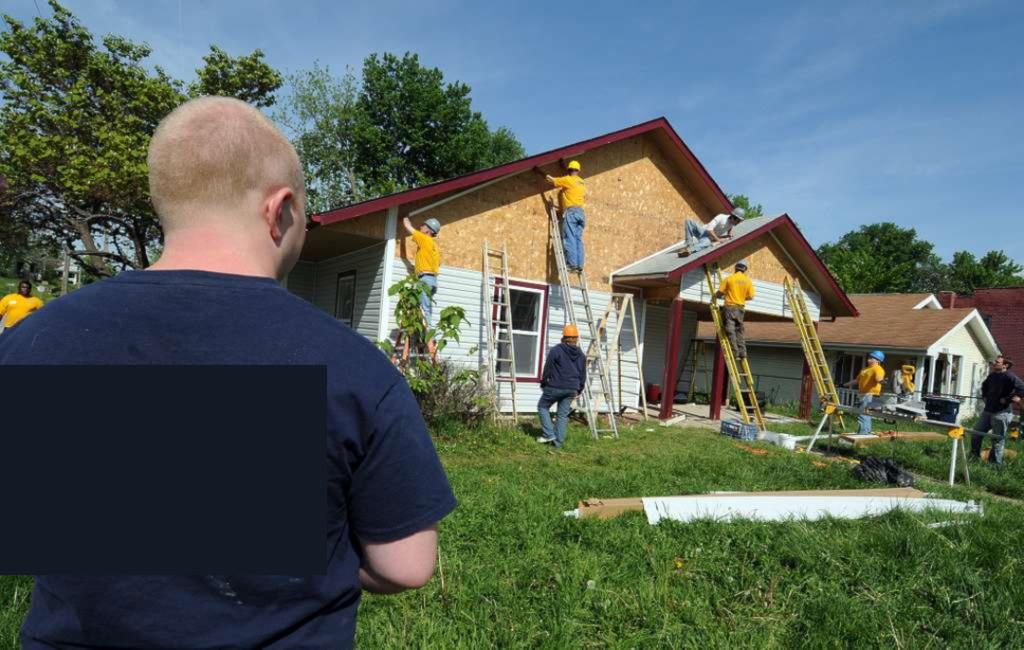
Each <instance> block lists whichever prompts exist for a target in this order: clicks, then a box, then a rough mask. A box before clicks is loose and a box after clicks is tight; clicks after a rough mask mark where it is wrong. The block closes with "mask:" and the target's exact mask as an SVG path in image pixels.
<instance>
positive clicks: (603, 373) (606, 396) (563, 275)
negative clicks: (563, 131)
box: [550, 206, 619, 438]
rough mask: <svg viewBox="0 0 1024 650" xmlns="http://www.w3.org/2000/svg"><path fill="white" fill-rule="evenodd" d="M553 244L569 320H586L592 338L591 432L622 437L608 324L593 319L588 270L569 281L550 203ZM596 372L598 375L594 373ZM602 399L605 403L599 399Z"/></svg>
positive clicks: (587, 388) (587, 385) (586, 396)
mask: <svg viewBox="0 0 1024 650" xmlns="http://www.w3.org/2000/svg"><path fill="white" fill-rule="evenodd" d="M550 221H551V248H552V250H553V251H554V253H555V265H556V266H557V267H558V281H559V283H560V284H561V286H562V302H564V303H565V320H566V323H572V324H573V325H576V327H577V328H578V327H579V326H580V325H581V324H583V323H585V324H586V326H587V333H588V334H589V335H590V342H589V344H588V347H587V380H586V381H585V382H584V384H583V408H584V409H585V410H586V413H587V424H588V425H589V427H590V435H591V436H592V437H594V438H598V437H599V436H600V434H601V433H610V434H611V435H612V436H613V437H615V438H618V437H619V427H618V424H617V423H616V421H615V412H616V408H615V402H614V397H613V395H612V382H611V377H610V376H609V374H608V367H607V364H606V363H605V349H604V346H603V345H602V337H603V336H605V333H606V332H605V328H604V327H599V323H598V322H597V321H596V320H595V319H594V310H593V309H592V308H591V305H590V289H589V288H588V287H587V274H586V272H585V271H583V270H582V269H580V270H579V271H574V272H573V273H574V274H575V275H576V277H577V278H578V279H579V284H578V285H577V286H573V285H572V283H571V282H570V272H569V267H568V266H567V265H566V263H565V249H564V248H563V247H562V233H561V229H560V228H559V227H558V210H557V209H556V208H555V207H554V206H551V209H550ZM573 289H576V291H578V292H579V294H580V301H579V304H581V305H582V306H583V318H581V319H577V318H576V304H577V300H576V298H575V295H574V293H575V292H574V291H573ZM595 375H596V377H595ZM595 380H598V381H600V390H599V391H598V390H596V388H597V386H594V385H593V384H594V382H595ZM601 401H603V402H604V403H603V405H602V404H601V403H600V402H601ZM602 406H603V408H604V409H605V410H606V411H607V414H608V428H606V429H602V428H600V427H599V426H598V421H599V415H598V414H599V413H600V412H601V409H602Z"/></svg>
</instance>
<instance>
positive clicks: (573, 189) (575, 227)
mask: <svg viewBox="0 0 1024 650" xmlns="http://www.w3.org/2000/svg"><path fill="white" fill-rule="evenodd" d="M567 168H568V170H569V173H568V174H566V175H565V176H559V177H557V178H556V177H554V176H551V175H550V174H546V175H545V176H544V178H546V179H547V181H548V182H549V183H551V184H552V185H554V186H555V187H557V188H559V189H560V191H559V198H560V201H561V204H562V246H563V248H564V249H565V265H566V266H567V267H569V270H570V271H574V272H577V273H578V272H580V271H582V270H583V228H584V226H585V225H586V217H585V215H584V214H583V195H584V194H585V193H586V187H585V186H584V184H583V179H582V178H580V163H579V162H578V161H576V160H570V161H569V164H568V165H567Z"/></svg>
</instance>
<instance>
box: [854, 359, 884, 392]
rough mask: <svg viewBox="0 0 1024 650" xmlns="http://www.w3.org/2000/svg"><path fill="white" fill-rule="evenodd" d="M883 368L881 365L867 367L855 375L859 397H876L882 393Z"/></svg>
mask: <svg viewBox="0 0 1024 650" xmlns="http://www.w3.org/2000/svg"><path fill="white" fill-rule="evenodd" d="M884 379H885V368H883V367H882V365H881V364H879V365H877V366H868V367H867V368H865V369H864V370H861V371H860V374H859V375H857V391H858V392H859V393H860V394H861V395H878V394H879V393H881V392H882V380H884Z"/></svg>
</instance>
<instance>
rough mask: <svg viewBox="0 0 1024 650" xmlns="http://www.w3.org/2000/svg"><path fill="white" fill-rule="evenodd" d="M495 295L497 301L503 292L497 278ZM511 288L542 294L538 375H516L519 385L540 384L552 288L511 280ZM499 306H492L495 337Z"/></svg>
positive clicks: (535, 283)
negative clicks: (500, 292)
mask: <svg viewBox="0 0 1024 650" xmlns="http://www.w3.org/2000/svg"><path fill="white" fill-rule="evenodd" d="M495 280H496V282H495V286H494V295H493V299H494V300H495V301H497V300H498V299H499V298H500V295H499V293H498V292H499V291H500V290H501V284H502V282H501V278H495ZM508 285H509V288H511V289H515V288H517V287H519V288H522V289H528V290H530V291H532V292H534V293H540V294H541V296H542V297H541V305H540V340H539V341H538V343H537V373H536V374H535V375H533V376H522V375H518V374H517V375H516V383H517V384H539V383H540V379H541V376H542V375H543V374H544V350H545V345H546V343H547V335H548V291H549V289H550V287H549V286H548V285H547V284H540V283H537V282H524V281H522V280H509V281H508ZM497 319H498V305H496V304H492V305H491V326H492V327H493V328H494V333H495V336H497V330H498V323H497Z"/></svg>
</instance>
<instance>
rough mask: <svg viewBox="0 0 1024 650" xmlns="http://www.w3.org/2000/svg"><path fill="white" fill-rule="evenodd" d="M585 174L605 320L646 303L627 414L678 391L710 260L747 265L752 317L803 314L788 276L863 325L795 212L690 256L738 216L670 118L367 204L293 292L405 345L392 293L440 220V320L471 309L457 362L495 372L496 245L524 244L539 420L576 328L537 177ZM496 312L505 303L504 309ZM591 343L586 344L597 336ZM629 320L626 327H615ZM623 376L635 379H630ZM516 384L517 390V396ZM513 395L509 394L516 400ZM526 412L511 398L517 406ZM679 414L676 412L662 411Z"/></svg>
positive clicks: (339, 222)
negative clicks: (486, 273) (649, 398)
mask: <svg viewBox="0 0 1024 650" xmlns="http://www.w3.org/2000/svg"><path fill="white" fill-rule="evenodd" d="M570 158H571V159H575V160H579V161H580V162H581V163H582V165H583V178H584V180H585V182H586V188H587V196H586V201H587V207H586V219H587V223H586V230H585V233H584V241H585V242H586V256H587V257H586V260H587V261H586V269H587V275H588V279H589V284H590V289H591V300H592V303H593V307H594V311H595V315H596V316H600V315H601V314H603V313H604V309H605V306H606V304H607V303H608V301H609V299H610V292H611V291H616V292H629V293H632V294H633V295H634V296H635V299H636V311H637V318H638V320H639V321H640V322H639V327H638V328H637V329H638V332H637V335H638V338H639V340H640V350H639V352H640V356H641V359H642V361H641V363H640V367H639V368H638V367H637V363H636V362H635V358H636V355H635V354H634V352H636V351H635V350H634V349H633V347H632V333H631V332H629V331H628V330H627V331H626V332H625V333H624V336H623V338H622V342H623V346H624V347H623V354H622V359H623V361H622V364H621V366H619V365H618V364H616V366H615V367H614V368H613V371H614V372H613V375H614V376H613V378H612V383H613V385H614V386H616V387H618V386H619V385H621V386H622V387H623V388H622V391H623V400H622V402H623V404H626V405H636V404H638V401H639V395H640V391H641V390H643V389H644V387H643V386H642V385H641V382H640V381H639V376H638V375H639V370H640V369H641V368H642V370H643V374H644V383H650V384H675V383H676V381H677V379H676V378H677V377H678V374H679V371H680V369H681V367H682V361H683V359H682V358H681V355H682V353H683V352H684V351H685V349H686V342H688V341H689V340H691V339H692V338H693V336H694V335H695V333H696V328H697V321H698V320H700V319H707V318H708V317H709V316H708V314H709V312H708V307H707V304H708V302H709V300H708V298H709V293H708V290H707V287H706V286H705V283H704V276H703V273H702V271H701V265H702V264H704V263H706V262H718V263H720V264H722V265H723V269H726V270H727V269H728V268H729V267H731V265H732V264H733V263H735V262H736V261H738V260H739V259H741V258H747V259H748V260H749V262H750V270H749V275H750V276H751V278H752V279H753V280H754V281H755V284H756V287H757V291H758V296H757V298H756V299H755V300H753V301H751V303H750V304H749V307H748V311H749V313H750V317H751V318H755V319H756V318H763V319H768V320H771V319H782V318H788V315H787V310H786V307H785V305H784V300H783V294H782V286H781V284H782V282H783V280H784V279H785V278H786V277H794V278H799V279H800V282H801V283H802V286H803V287H804V289H805V293H806V297H807V301H808V303H809V304H810V305H811V310H812V312H813V315H814V318H815V319H817V318H818V317H819V314H820V315H821V316H822V317H825V318H831V317H844V316H855V315H856V310H855V309H854V307H853V305H852V304H851V303H850V301H849V299H848V298H847V297H846V295H845V294H844V293H843V292H842V291H841V290H840V289H839V287H838V285H837V284H836V282H835V280H834V279H833V278H832V276H831V275H830V274H829V272H828V270H827V269H826V268H825V266H824V265H823V264H822V263H821V261H820V260H819V259H818V258H817V256H816V255H815V254H814V251H813V250H812V249H811V247H810V246H809V245H808V243H807V241H806V240H805V239H804V238H803V236H802V235H801V234H800V231H799V230H798V229H797V227H796V225H795V224H794V223H793V221H792V220H791V219H790V218H789V217H788V216H786V215H780V216H778V217H761V218H757V219H749V220H747V221H746V222H744V223H742V224H740V225H739V226H737V227H736V228H735V230H734V237H733V238H732V239H731V240H727V242H726V243H723V244H721V245H719V246H716V247H714V248H712V249H709V250H707V251H703V252H702V253H701V254H699V255H692V256H690V257H679V256H678V255H677V254H676V253H675V252H673V250H672V249H674V248H675V247H677V246H678V245H679V243H680V240H682V239H683V226H684V222H685V220H686V219H695V220H697V221H699V222H704V223H706V222H708V221H710V220H711V219H712V218H713V217H714V216H715V215H716V214H718V213H722V212H729V211H730V210H731V209H732V205H731V204H730V202H729V200H728V198H727V197H726V196H725V194H724V193H723V192H722V190H721V189H720V188H719V186H718V185H717V184H716V183H715V181H714V180H713V179H712V178H711V176H710V175H709V174H708V173H707V171H706V170H705V169H704V167H703V166H702V165H701V163H700V162H699V161H698V160H697V159H696V157H694V155H693V153H692V152H691V151H690V150H689V149H688V148H687V146H686V145H685V144H684V143H683V141H682V140H681V139H680V138H679V136H678V135H677V134H676V132H675V131H674V130H673V129H672V127H671V125H669V123H668V121H667V120H665V119H663V118H660V119H656V120H652V121H650V122H646V123H643V124H639V125H637V126H633V127H630V128H627V129H623V130H621V131H616V132H614V133H609V134H606V135H603V136H600V137H597V138H593V139H590V140H586V141H583V142H578V143H576V144H572V145H569V146H566V147H562V148H560V149H556V150H553V151H548V152H546V153H542V154H538V155H535V156H531V157H528V158H524V159H522V160H518V161H515V162H512V163H508V164H505V165H500V166H498V167H493V168H490V169H485V170H483V171H479V172H475V173H472V174H467V175H465V176H460V177H457V178H453V179H450V180H447V181H442V182H438V183H434V184H431V185H427V186H424V187H419V188H415V189H411V190H408V191H404V192H399V193H396V194H392V195H389V196H385V197H381V198H378V199H373V200H370V201H365V202H363V203H358V204H355V205H351V206H348V207H344V208H340V209H337V210H332V211H329V212H325V213H322V214H319V215H315V216H314V221H315V222H316V223H319V224H320V225H319V226H318V227H315V228H313V229H312V230H311V231H310V232H309V233H308V236H307V241H306V246H305V248H304V249H303V252H302V256H301V259H300V261H299V263H298V265H297V266H296V268H295V270H294V271H293V272H292V273H291V275H290V276H289V278H288V280H287V286H288V288H289V290H291V291H292V292H294V293H296V294H297V295H299V296H302V297H304V298H306V299H308V300H310V301H311V302H313V303H314V304H315V305H316V306H318V307H319V308H320V309H322V310H324V311H325V312H327V313H329V314H331V315H332V316H334V317H336V318H338V319H339V320H341V321H343V322H345V323H346V324H348V325H350V326H351V327H353V328H354V329H356V330H357V331H359V332H360V333H362V334H363V335H364V336H366V337H367V338H369V339H371V340H380V339H384V338H391V337H392V336H393V335H394V327H395V323H394V314H393V311H394V303H393V300H392V298H391V297H389V296H388V294H387V288H388V287H389V286H391V285H392V284H393V283H395V282H397V281H400V280H401V279H402V278H404V277H406V276H407V275H408V274H410V273H411V272H412V257H413V254H414V251H415V245H414V244H412V242H411V240H410V238H408V237H407V236H406V234H405V232H404V230H403V229H402V228H401V219H402V217H404V216H406V215H409V214H410V213H412V212H415V213H416V214H415V216H413V217H412V219H413V221H414V223H415V224H416V225H418V224H419V223H421V222H422V220H423V219H426V218H428V217H435V218H437V219H438V220H440V222H441V224H442V230H441V234H440V237H439V238H438V243H439V245H440V248H441V264H442V268H441V274H440V278H439V282H438V292H437V294H436V296H435V298H436V302H437V305H436V307H435V310H434V314H435V318H436V317H437V314H438V313H439V311H440V310H441V309H443V308H445V307H447V306H449V305H460V306H462V307H463V308H465V310H466V314H467V317H468V318H469V321H470V324H469V325H466V326H464V327H463V328H462V331H461V332H460V334H461V340H460V341H459V342H458V343H453V344H449V345H448V347H446V348H445V350H444V356H445V357H447V358H449V359H451V360H453V361H455V362H458V363H461V364H465V365H467V366H471V367H479V366H480V365H481V363H482V362H483V357H482V355H483V354H484V350H485V349H486V339H485V336H484V332H483V329H482V320H483V319H482V317H481V316H482V308H483V305H485V304H487V305H489V303H490V297H489V296H488V297H485V296H484V295H483V282H482V276H481V274H482V271H481V268H482V247H483V244H484V242H485V241H487V243H488V245H489V246H490V247H492V248H500V247H501V246H502V245H506V246H507V247H508V252H509V265H510V275H511V278H512V279H511V284H512V289H513V290H512V302H513V334H514V337H515V353H516V375H517V386H518V389H517V391H516V394H517V396H518V404H517V406H518V409H519V410H520V411H521V412H529V411H531V410H533V409H534V408H535V407H536V402H537V398H538V396H539V394H540V386H539V381H540V374H541V369H542V367H543V364H544V358H545V355H546V353H547V350H548V348H550V347H551V346H552V345H553V344H555V343H556V342H557V341H558V340H559V337H560V335H561V330H562V327H563V325H564V324H565V321H566V318H565V311H564V297H563V295H562V291H561V287H560V285H559V283H558V276H557V270H556V268H555V262H554V257H553V256H552V254H551V242H550V241H549V240H550V237H549V218H548V210H547V207H548V205H549V204H548V201H550V200H551V199H552V198H554V192H553V191H552V190H551V189H550V187H549V186H548V185H547V183H545V182H544V181H543V179H542V178H540V177H538V176H537V175H536V174H535V173H534V172H533V168H534V167H540V166H543V170H544V171H545V172H548V173H552V174H555V175H560V174H561V173H563V172H562V171H561V168H562V165H563V164H564V163H565V162H566V161H567V160H568V159H570ZM488 308H489V307H488ZM581 329H582V330H583V334H584V336H583V338H582V340H581V345H582V346H584V347H585V346H586V345H587V343H588V342H589V341H588V340H587V332H586V328H585V327H581ZM614 329H615V325H614V324H613V325H612V330H614ZM620 380H621V381H620ZM507 387H508V385H507V384H503V385H502V386H501V389H502V390H503V391H504V390H505V389H506V388H507ZM502 395H503V396H504V397H506V398H507V396H508V394H507V393H505V392H503V393H502ZM509 406H510V405H509V404H508V403H507V399H506V400H503V403H502V408H505V409H507V408H508V407H509ZM669 415H671V403H670V402H669V403H668V404H666V405H665V408H663V409H662V416H663V417H667V416H669Z"/></svg>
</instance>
